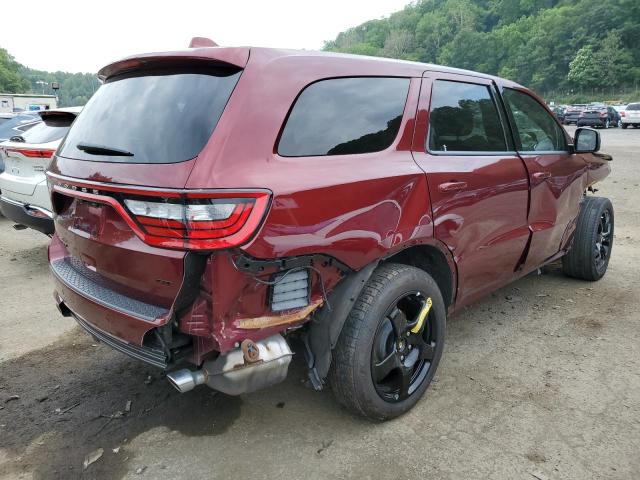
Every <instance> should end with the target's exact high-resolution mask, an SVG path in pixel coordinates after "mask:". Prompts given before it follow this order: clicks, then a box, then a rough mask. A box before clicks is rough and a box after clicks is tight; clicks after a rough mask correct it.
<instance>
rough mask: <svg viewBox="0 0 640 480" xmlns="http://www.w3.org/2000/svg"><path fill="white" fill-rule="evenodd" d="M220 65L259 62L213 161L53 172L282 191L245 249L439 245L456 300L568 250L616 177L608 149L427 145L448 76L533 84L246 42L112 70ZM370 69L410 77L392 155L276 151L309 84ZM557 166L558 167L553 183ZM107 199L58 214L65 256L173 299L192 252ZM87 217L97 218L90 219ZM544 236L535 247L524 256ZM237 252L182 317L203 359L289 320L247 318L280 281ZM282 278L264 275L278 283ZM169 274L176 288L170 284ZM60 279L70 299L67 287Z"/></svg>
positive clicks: (133, 61) (124, 327)
mask: <svg viewBox="0 0 640 480" xmlns="http://www.w3.org/2000/svg"><path fill="white" fill-rule="evenodd" d="M205 59H212V60H216V59H217V60H218V61H223V62H227V63H231V64H233V65H237V66H240V67H242V66H244V67H245V69H244V72H243V74H242V76H241V77H240V80H239V81H238V84H237V86H236V89H235V91H234V94H233V95H232V97H231V99H230V100H229V103H228V105H227V107H226V109H225V111H224V113H223V114H222V117H221V118H220V121H219V123H218V125H217V127H216V129H215V130H214V133H213V134H212V136H211V138H210V139H209V141H208V143H207V144H206V146H205V147H204V149H203V150H202V152H201V153H200V154H199V155H198V157H196V158H195V159H185V161H184V162H181V163H175V164H163V165H153V166H148V165H127V164H117V163H104V162H86V161H78V160H68V159H61V158H56V159H54V162H53V164H52V166H51V172H53V173H54V174H56V175H61V176H64V177H69V178H72V179H73V180H72V181H71V182H72V183H75V184H77V185H79V186H81V185H82V184H83V182H84V183H87V181H89V182H97V183H88V184H87V186H91V187H92V188H98V189H100V188H102V187H101V186H98V187H95V185H96V184H97V185H100V184H102V183H103V182H106V183H107V184H112V186H113V185H115V187H116V188H117V189H121V187H122V186H123V185H128V186H133V187H135V186H145V187H155V188H161V189H165V190H167V189H177V190H181V189H187V190H193V189H268V190H270V191H271V192H272V199H271V205H270V207H269V210H268V212H267V215H266V218H265V219H264V221H263V222H262V224H261V226H260V227H259V229H258V231H257V233H256V234H255V235H254V236H253V238H252V239H251V240H249V241H248V242H247V243H245V244H243V245H242V246H241V247H240V248H241V250H242V251H244V253H246V254H248V255H250V256H253V257H255V258H259V259H273V258H281V257H289V256H295V255H303V254H319V253H321V254H325V255H328V256H331V257H334V258H336V259H338V260H340V261H342V262H343V263H345V264H346V265H348V266H350V267H351V268H353V269H356V270H358V269H360V268H362V267H364V266H365V265H367V264H369V263H370V262H372V261H374V260H377V259H380V258H383V257H385V256H388V255H389V254H391V253H393V252H396V251H400V250H402V249H404V248H406V247H409V246H413V245H419V244H427V245H435V246H436V247H437V248H439V249H440V250H441V251H442V252H444V253H445V256H446V258H447V260H448V262H449V263H450V266H451V268H452V276H453V278H454V282H455V285H454V287H455V288H454V293H455V297H456V304H455V306H456V307H459V306H461V305H465V304H467V303H470V302H472V301H474V300H475V299H477V298H480V297H481V296H483V295H486V294H487V293H489V292H490V291H492V290H494V289H496V288H498V287H500V286H502V285H504V284H506V283H508V282H509V281H512V280H514V279H515V278H517V277H518V276H521V275H523V274H524V273H526V272H527V271H528V270H531V269H533V268H536V267H537V266H539V265H540V264H541V263H543V262H544V261H545V260H546V259H548V258H549V257H552V256H553V255H556V254H557V253H558V252H559V251H560V248H561V246H564V244H565V243H566V242H567V241H568V240H569V239H570V236H571V231H572V225H573V223H574V220H575V217H576V215H577V212H578V209H579V202H580V199H581V196H582V192H583V191H584V188H585V187H586V186H587V185H589V184H591V183H593V182H595V181H597V180H600V179H602V178H604V176H606V174H608V170H609V166H608V165H607V164H606V162H604V161H603V160H600V159H599V158H597V157H596V156H594V155H569V154H566V155H556V156H538V157H528V156H522V157H521V156H519V155H518V154H517V153H515V152H514V153H512V154H511V153H507V154H503V155H498V156H442V155H437V156H436V155H431V154H429V153H427V152H426V151H425V149H424V146H425V139H426V132H427V129H428V106H429V99H430V85H431V80H432V79H433V78H436V77H437V78H445V77H448V78H452V77H455V78H458V79H460V78H463V79H466V81H471V82H479V83H484V84H490V83H491V82H496V83H497V85H498V86H501V85H508V86H510V87H517V88H521V87H519V86H517V85H515V84H513V83H511V82H507V81H503V80H500V79H496V78H493V77H489V76H486V75H482V74H474V73H472V72H463V71H458V70H454V69H448V68H446V67H435V66H429V65H424V64H418V63H411V62H396V61H389V60H383V59H371V58H364V57H350V56H338V55H333V54H323V53H314V52H296V51H288V50H270V49H251V52H250V55H249V50H248V49H244V48H242V49H228V48H224V49H220V48H201V49H192V50H188V51H184V52H168V53H165V54H148V55H144V56H140V57H132V58H129V59H126V60H123V61H121V62H116V63H115V64H113V65H111V66H108V67H106V68H105V69H103V70H102V71H101V73H102V74H103V75H107V76H108V75H114V74H117V73H119V72H122V71H126V70H127V69H131V68H136V66H137V65H140V62H164V63H166V64H167V65H168V64H170V63H171V62H178V61H185V60H199V61H203V60H205ZM425 71H426V72H425ZM423 74H424V77H425V78H424V79H423ZM362 75H366V76H375V75H380V76H402V77H409V78H411V83H410V88H409V93H408V97H407V102H406V106H405V112H404V117H403V119H402V122H401V126H400V132H399V134H398V137H397V139H396V140H395V142H394V143H393V144H392V145H391V147H389V148H388V149H387V150H385V151H383V152H379V153H372V154H366V155H344V156H342V155H338V156H328V157H307V158H305V157H302V158H285V157H281V156H279V155H278V154H277V153H276V145H277V139H278V136H279V134H280V131H281V128H282V126H283V122H284V119H285V118H286V116H287V113H288V111H289V109H290V107H291V105H292V103H293V102H294V100H295V98H296V97H297V95H298V94H299V93H300V91H301V90H303V89H304V87H305V86H307V85H308V84H310V83H312V82H314V81H317V80H319V79H323V78H331V77H340V76H362ZM461 75H462V76H461ZM464 75H471V76H464ZM544 172H550V176H548V178H541V177H544V175H542V176H541V175H540V173H543V174H544ZM103 186H104V185H103ZM530 186H531V188H530ZM107 188H109V187H108V186H107ZM133 190H135V188H134V189H133ZM75 196H78V195H75ZM106 203H107V205H101V206H99V207H97V206H92V207H86V206H81V205H80V204H76V202H75V201H74V202H73V203H72V204H71V206H69V205H67V208H69V209H70V211H69V212H68V213H64V214H63V213H60V214H58V216H57V218H56V227H57V231H58V235H59V237H60V239H61V240H62V241H64V242H65V244H66V245H67V246H66V247H64V246H62V244H61V243H60V242H59V241H58V240H57V239H54V241H53V242H52V246H51V249H50V250H51V252H52V255H54V256H55V255H58V256H59V255H69V254H71V255H74V256H77V257H78V258H82V259H84V258H85V257H87V258H90V259H89V260H87V261H89V262H91V261H94V262H95V266H96V269H97V272H98V273H100V274H101V275H103V276H104V277H105V278H106V279H108V280H109V281H111V282H113V284H114V288H116V289H118V290H119V291H120V292H121V293H124V294H127V295H129V296H132V297H134V298H139V299H144V300H145V301H149V302H153V303H156V304H158V305H163V306H167V307H169V306H171V305H172V302H173V300H174V298H175V295H176V294H177V291H178V288H179V284H180V282H181V278H182V274H183V271H182V269H183V267H182V259H183V256H184V253H183V252H180V251H176V250H168V249H162V248H156V247H152V246H150V245H148V244H146V243H145V242H144V241H143V240H144V239H145V237H144V233H143V232H141V231H140V229H139V228H138V229H136V224H135V222H133V223H132V222H130V221H128V220H127V219H126V215H123V213H122V212H118V209H117V207H116V206H115V205H108V203H109V202H106ZM98 217H99V218H98ZM79 218H81V219H84V220H85V223H86V225H84V228H83V226H82V225H79V224H78V222H80V224H82V223H83V221H82V220H78V219H79ZM129 220H130V219H129ZM96 225H99V226H100V227H99V228H98V227H96ZM87 231H89V233H87ZM96 232H97V233H96ZM530 236H531V248H530V251H529V256H528V257H527V258H524V264H520V262H521V261H522V260H523V255H524V253H525V248H526V245H527V243H528V241H529V238H530ZM238 253H240V251H239V250H231V251H228V252H218V253H215V254H212V255H211V256H210V258H209V260H208V264H207V269H206V271H205V274H204V276H203V278H202V284H201V289H200V293H199V296H198V298H197V300H196V301H195V302H194V304H193V305H192V306H191V307H190V308H188V309H187V310H186V311H185V312H181V314H180V317H179V318H178V323H179V328H180V330H181V331H183V332H185V333H188V334H191V335H193V336H194V338H195V340H194V346H195V351H194V358H193V359H192V360H193V361H194V362H196V363H198V362H200V361H201V360H202V359H203V358H205V357H206V355H208V354H209V353H210V352H211V351H212V350H219V351H223V352H224V351H227V350H228V349H230V348H233V346H234V344H235V343H236V342H239V341H241V340H243V339H244V338H251V339H253V340H258V339H260V338H264V337H266V336H268V335H271V334H273V333H275V332H277V331H281V330H283V328H284V327H273V328H270V329H266V330H260V331H244V330H241V329H239V328H238V324H237V320H238V319H239V318H250V317H252V316H254V317H255V316H261V315H265V314H267V313H268V306H267V295H268V288H267V287H266V286H265V285H263V284H261V283H259V282H257V281H256V280H255V279H254V278H253V277H252V276H251V275H249V274H246V273H242V272H239V271H238V270H237V269H236V268H235V267H234V266H233V264H232V262H231V257H232V256H233V255H237V254H238ZM83 255H84V257H83ZM518 266H519V267H520V268H519V269H518V270H516V267H518ZM321 271H322V278H323V282H324V284H325V286H326V288H327V289H328V290H331V288H333V286H335V284H336V283H337V282H338V281H339V280H340V274H339V273H338V271H337V270H336V269H335V268H331V267H321ZM268 273H269V272H265V275H263V276H261V278H262V279H264V280H266V279H268V278H269V276H268ZM311 276H312V278H313V288H312V290H313V292H312V297H313V298H319V295H320V294H321V288H320V280H319V278H317V276H316V275H315V274H312V275H311ZM156 277H158V278H164V279H165V280H167V281H168V282H169V285H166V284H162V283H159V282H155V279H156ZM156 283H157V284H156ZM56 288H57V290H58V292H62V293H63V294H64V295H63V296H65V295H66V296H69V293H68V292H66V289H65V287H64V286H61V285H59V284H58V285H57V286H56ZM62 293H61V294H62ZM69 302H70V305H69V306H70V307H71V308H72V310H73V309H75V308H77V309H78V310H79V311H82V312H83V313H85V314H86V316H85V315H83V316H85V318H86V319H87V320H89V321H91V322H92V323H95V324H96V325H98V326H99V327H100V328H102V329H104V330H106V331H108V332H111V333H114V334H117V335H119V336H122V338H125V339H127V340H130V341H138V342H139V341H141V338H142V337H141V335H140V333H141V332H142V330H144V328H149V327H150V326H149V325H148V324H146V325H141V324H140V323H139V322H138V321H137V320H135V319H129V318H125V317H124V316H115V315H114V314H113V312H105V311H103V310H100V309H98V308H96V306H95V305H90V304H89V302H84V303H83V300H82V298H81V297H80V298H75V297H73V298H72V299H71V300H69ZM72 304H73V305H72Z"/></svg>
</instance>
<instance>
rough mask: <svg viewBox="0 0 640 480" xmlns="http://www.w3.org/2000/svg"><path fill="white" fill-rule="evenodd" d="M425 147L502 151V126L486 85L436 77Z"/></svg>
mask: <svg viewBox="0 0 640 480" xmlns="http://www.w3.org/2000/svg"><path fill="white" fill-rule="evenodd" d="M428 142H429V151H431V152H447V151H453V152H504V151H506V150H507V144H506V141H505V136H504V130H503V128H502V123H501V122H500V116H499V115H498V110H497V108H496V104H495V102H494V101H493V98H492V97H491V92H490V91H489V87H487V86H486V85H477V84H473V83H461V82H451V81H445V80H436V81H435V82H434V84H433V89H432V92H431V113H430V114H429V140H428Z"/></svg>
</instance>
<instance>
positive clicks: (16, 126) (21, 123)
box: [0, 113, 41, 142]
mask: <svg viewBox="0 0 640 480" xmlns="http://www.w3.org/2000/svg"><path fill="white" fill-rule="evenodd" d="M5 115H6V117H4V121H3V122H2V123H1V124H0V142H6V141H7V140H9V139H10V138H11V137H14V136H16V135H21V134H22V133H24V132H26V131H27V130H29V129H30V128H31V127H33V126H34V125H36V124H37V123H39V122H40V121H41V120H40V117H39V116H38V115H37V114H32V113H20V114H12V113H8V114H5Z"/></svg>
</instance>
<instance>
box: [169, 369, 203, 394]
mask: <svg viewBox="0 0 640 480" xmlns="http://www.w3.org/2000/svg"><path fill="white" fill-rule="evenodd" d="M167 380H169V383H171V385H173V387H174V388H175V389H176V390H178V391H179V392H180V393H185V392H188V391H190V390H193V389H194V388H196V387H197V386H198V385H202V384H203V383H205V381H206V378H205V374H204V372H203V371H202V370H195V371H192V370H189V369H187V368H184V369H182V370H176V371H175V372H171V373H168V374H167Z"/></svg>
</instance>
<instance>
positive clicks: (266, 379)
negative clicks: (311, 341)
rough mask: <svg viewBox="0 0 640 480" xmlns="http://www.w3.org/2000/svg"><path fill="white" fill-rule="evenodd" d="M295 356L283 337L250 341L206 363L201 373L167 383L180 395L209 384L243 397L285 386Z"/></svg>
mask: <svg viewBox="0 0 640 480" xmlns="http://www.w3.org/2000/svg"><path fill="white" fill-rule="evenodd" d="M292 355H293V352H291V349H290V348H289V345H288V344H287V341H286V340H285V339H284V338H283V337H282V335H273V336H271V337H268V338H265V339H264V340H260V341H259V342H253V341H251V340H249V339H247V340H244V341H243V342H242V345H241V346H240V348H236V349H233V350H230V351H229V352H227V353H226V354H224V355H220V356H219V357H218V358H216V359H215V360H210V361H208V362H205V363H204V364H203V365H202V368H201V369H200V370H195V371H193V370H189V369H183V370H177V371H175V372H171V373H169V374H167V379H168V380H169V382H171V385H173V386H174V387H175V388H176V389H177V390H178V391H179V392H180V393H185V392H188V391H189V390H193V389H194V388H195V387H196V386H198V385H203V384H206V385H207V386H209V387H211V388H213V389H214V390H218V391H220V392H223V393H226V394H228V395H240V394H242V393H248V392H253V391H255V390H259V389H262V388H266V387H270V386H271V385H275V384H276V383H280V382H282V381H283V380H284V379H285V378H286V376H287V370H288V369H289V363H291V356H292Z"/></svg>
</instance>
